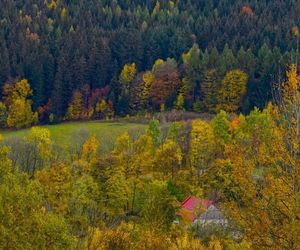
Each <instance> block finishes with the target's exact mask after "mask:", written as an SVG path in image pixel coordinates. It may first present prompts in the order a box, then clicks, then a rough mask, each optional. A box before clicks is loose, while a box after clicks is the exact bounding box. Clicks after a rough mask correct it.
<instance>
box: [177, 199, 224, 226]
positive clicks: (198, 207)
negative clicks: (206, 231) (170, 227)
mask: <svg viewBox="0 0 300 250" xmlns="http://www.w3.org/2000/svg"><path fill="white" fill-rule="evenodd" d="M177 216H178V217H179V218H180V219H181V221H182V222H183V224H186V225H193V226H195V225H198V226H206V225H220V226H222V227H227V225H228V220H227V219H226V218H225V217H224V216H223V214H222V212H221V211H220V210H219V209H218V208H217V207H216V205H215V204H214V202H213V201H212V200H205V199H199V198H197V197H195V196H189V197H188V198H186V199H185V200H184V201H183V202H182V203H181V207H180V209H179V211H178V213H177ZM174 223H175V224H179V223H180V222H179V220H177V221H175V222H174Z"/></svg>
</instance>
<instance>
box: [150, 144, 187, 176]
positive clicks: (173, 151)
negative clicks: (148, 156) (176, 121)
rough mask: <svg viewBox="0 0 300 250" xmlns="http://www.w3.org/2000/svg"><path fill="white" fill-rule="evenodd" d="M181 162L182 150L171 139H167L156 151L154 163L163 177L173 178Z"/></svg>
mask: <svg viewBox="0 0 300 250" xmlns="http://www.w3.org/2000/svg"><path fill="white" fill-rule="evenodd" d="M181 164H182V152H181V149H180V147H179V145H178V143H176V142H175V141H173V140H170V139H167V140H166V141H165V142H164V143H163V144H162V145H161V147H160V148H159V149H158V150H157V151H156V155H155V165H156V168H157V170H158V171H160V172H162V173H163V174H164V176H165V177H171V178H172V179H174V177H175V175H176V173H177V172H178V171H179V170H180V168H181Z"/></svg>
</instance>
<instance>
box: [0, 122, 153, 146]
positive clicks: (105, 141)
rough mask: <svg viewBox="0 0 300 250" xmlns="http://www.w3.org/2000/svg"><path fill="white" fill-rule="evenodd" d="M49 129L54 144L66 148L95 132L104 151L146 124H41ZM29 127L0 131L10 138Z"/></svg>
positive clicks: (140, 130)
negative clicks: (118, 139) (126, 134)
mask: <svg viewBox="0 0 300 250" xmlns="http://www.w3.org/2000/svg"><path fill="white" fill-rule="evenodd" d="M43 127H45V128H47V129H49V130H50V133H51V138H52V140H53V142H54V145H56V146H58V147H60V148H66V147H68V146H70V145H71V144H72V143H74V142H75V141H76V140H77V139H79V138H82V137H87V136H89V135H91V134H96V135H97V137H98V138H99V140H100V142H101V148H102V150H104V151H107V150H110V149H111V148H112V147H113V145H114V142H115V140H116V138H117V137H118V136H120V135H121V134H123V133H124V132H128V133H129V134H130V135H131V136H132V137H133V138H135V137H137V136H138V135H139V134H141V133H142V132H143V131H145V129H146V127H147V126H146V125H143V124H137V123H123V122H117V123H113V122H111V123H109V122H99V121H90V122H68V123H62V124H57V125H47V126H43ZM29 132H30V129H23V130H17V131H7V130H3V131H0V133H2V134H3V135H4V139H5V140H10V139H11V138H24V137H25V136H26V135H28V133H29Z"/></svg>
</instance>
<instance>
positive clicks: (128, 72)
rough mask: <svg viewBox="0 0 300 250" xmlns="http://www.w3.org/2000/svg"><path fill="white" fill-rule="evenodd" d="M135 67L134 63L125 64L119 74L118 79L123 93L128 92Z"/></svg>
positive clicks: (134, 73) (135, 70)
mask: <svg viewBox="0 0 300 250" xmlns="http://www.w3.org/2000/svg"><path fill="white" fill-rule="evenodd" d="M136 72H137V69H136V65H135V63H131V64H125V65H124V68H123V70H122V72H121V74H120V78H119V81H120V83H121V85H122V90H123V94H124V95H128V94H129V87H130V83H131V82H132V81H133V79H134V77H135V75H136Z"/></svg>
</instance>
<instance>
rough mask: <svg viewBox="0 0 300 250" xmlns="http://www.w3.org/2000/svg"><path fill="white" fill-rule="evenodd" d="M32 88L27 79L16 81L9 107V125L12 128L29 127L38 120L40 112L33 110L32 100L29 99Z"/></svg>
mask: <svg viewBox="0 0 300 250" xmlns="http://www.w3.org/2000/svg"><path fill="white" fill-rule="evenodd" d="M31 95H32V90H31V88H30V85H29V83H28V81H27V80H25V79H23V80H21V81H19V82H17V83H16V85H15V87H14V90H13V92H12V96H11V97H10V98H9V99H10V100H11V104H10V106H9V108H8V117H7V126H8V127H10V128H23V127H28V126H30V125H32V124H35V123H37V122H38V114H37V113H36V112H35V113H33V112H32V110H31V104H32V101H31V100H29V99H28V97H29V96H31Z"/></svg>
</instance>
